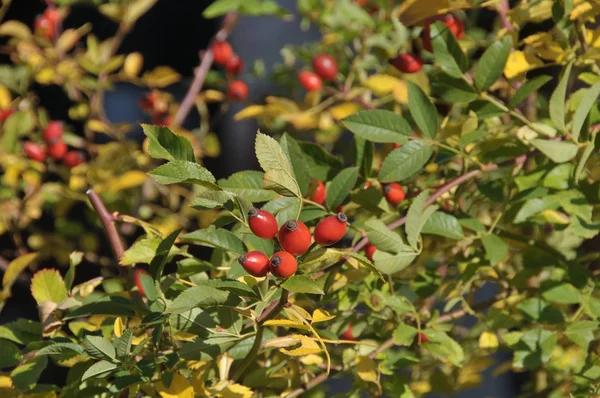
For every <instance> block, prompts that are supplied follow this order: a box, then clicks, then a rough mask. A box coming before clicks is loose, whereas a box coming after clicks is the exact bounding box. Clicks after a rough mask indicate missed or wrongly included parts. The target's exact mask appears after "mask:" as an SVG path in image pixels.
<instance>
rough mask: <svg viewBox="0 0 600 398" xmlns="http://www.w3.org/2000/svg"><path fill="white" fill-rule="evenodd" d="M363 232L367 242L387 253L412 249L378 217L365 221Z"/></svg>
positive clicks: (410, 250) (410, 251)
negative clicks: (365, 234)
mask: <svg viewBox="0 0 600 398" xmlns="http://www.w3.org/2000/svg"><path fill="white" fill-rule="evenodd" d="M365 232H366V233H367V238H368V239H369V242H370V243H371V244H372V245H374V246H375V247H376V248H377V249H379V250H383V251H384V252H388V253H393V254H396V253H400V252H409V253H412V252H413V250H412V249H411V247H410V246H408V245H407V244H406V243H404V241H403V240H402V238H401V237H400V235H398V234H397V233H395V232H393V231H390V230H389V228H388V227H387V225H385V223H384V222H383V221H382V220H380V219H376V218H375V219H371V220H369V221H367V222H366V223H365Z"/></svg>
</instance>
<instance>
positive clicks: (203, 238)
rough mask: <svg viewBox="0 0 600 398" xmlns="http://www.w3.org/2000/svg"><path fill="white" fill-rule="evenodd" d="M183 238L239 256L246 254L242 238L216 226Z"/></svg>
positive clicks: (191, 233)
mask: <svg viewBox="0 0 600 398" xmlns="http://www.w3.org/2000/svg"><path fill="white" fill-rule="evenodd" d="M181 238H182V239H185V240H191V241H194V242H198V243H201V244H205V245H207V246H212V247H219V248H221V249H225V250H228V251H230V252H232V253H234V254H237V255H242V254H244V253H245V252H246V251H245V249H244V243H243V242H242V241H241V240H240V238H238V237H237V236H235V235H234V234H233V233H232V232H231V231H228V230H226V229H222V228H219V229H217V228H215V226H214V225H211V226H210V227H208V228H206V229H199V230H197V231H194V232H190V233H188V234H185V235H183V236H182V237H181Z"/></svg>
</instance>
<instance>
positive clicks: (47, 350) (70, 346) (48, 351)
mask: <svg viewBox="0 0 600 398" xmlns="http://www.w3.org/2000/svg"><path fill="white" fill-rule="evenodd" d="M83 353H84V351H83V348H81V346H80V345H79V344H75V343H56V344H52V345H49V346H46V347H44V348H42V349H40V350H38V351H37V352H36V353H35V355H36V356H40V355H68V354H72V355H75V354H83Z"/></svg>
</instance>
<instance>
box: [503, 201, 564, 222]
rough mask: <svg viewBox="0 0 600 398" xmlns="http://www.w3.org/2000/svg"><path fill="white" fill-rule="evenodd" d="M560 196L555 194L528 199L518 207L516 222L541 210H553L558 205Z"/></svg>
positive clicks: (526, 218)
mask: <svg viewBox="0 0 600 398" xmlns="http://www.w3.org/2000/svg"><path fill="white" fill-rule="evenodd" d="M559 199H560V198H559V197H557V196H555V195H546V196H543V197H541V198H531V199H528V200H527V201H526V202H525V204H524V205H523V206H522V207H521V208H520V209H519V211H518V212H517V215H516V216H515V219H514V222H515V223H516V224H518V223H522V222H524V221H527V220H528V219H529V218H530V217H533V216H535V215H536V214H538V213H540V212H542V211H543V210H548V209H549V210H554V209H557V208H558V207H559V205H560V200H559Z"/></svg>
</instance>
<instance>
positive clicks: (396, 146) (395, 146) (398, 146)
mask: <svg viewBox="0 0 600 398" xmlns="http://www.w3.org/2000/svg"><path fill="white" fill-rule="evenodd" d="M393 146H394V149H398V148H400V147H401V146H402V145H400V144H398V143H396V142H394V145H393Z"/></svg>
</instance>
